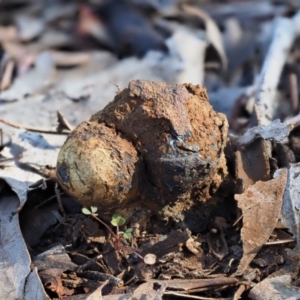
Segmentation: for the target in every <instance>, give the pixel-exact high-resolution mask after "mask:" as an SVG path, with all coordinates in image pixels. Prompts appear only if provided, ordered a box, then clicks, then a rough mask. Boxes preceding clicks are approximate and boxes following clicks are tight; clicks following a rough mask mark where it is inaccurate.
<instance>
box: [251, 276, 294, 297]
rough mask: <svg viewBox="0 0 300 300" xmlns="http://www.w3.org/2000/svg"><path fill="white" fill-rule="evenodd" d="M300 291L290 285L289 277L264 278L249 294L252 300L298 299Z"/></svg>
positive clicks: (290, 279)
mask: <svg viewBox="0 0 300 300" xmlns="http://www.w3.org/2000/svg"><path fill="white" fill-rule="evenodd" d="M299 294H300V289H299V287H297V286H293V285H292V276H291V275H282V276H277V277H274V278H266V279H265V280H263V281H261V282H259V283H258V284H257V285H256V286H255V287H254V288H253V289H252V290H251V291H250V293H249V297H250V298H251V299H253V300H283V299H286V300H288V299H290V298H289V297H293V298H291V299H294V300H296V299H299Z"/></svg>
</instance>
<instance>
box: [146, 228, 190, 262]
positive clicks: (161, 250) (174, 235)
mask: <svg viewBox="0 0 300 300" xmlns="http://www.w3.org/2000/svg"><path fill="white" fill-rule="evenodd" d="M190 236H191V233H190V232H189V231H188V230H186V229H185V230H184V231H181V230H176V231H173V232H171V233H170V234H169V235H168V236H167V238H166V239H164V240H163V241H160V242H157V243H155V244H154V245H153V246H151V247H149V248H146V249H143V251H142V255H143V256H144V255H146V254H147V253H152V254H155V255H156V256H157V258H158V259H160V258H161V257H163V256H164V255H166V254H168V253H172V252H177V251H178V248H179V247H180V244H184V243H185V242H186V241H187V240H188V239H189V238H190Z"/></svg>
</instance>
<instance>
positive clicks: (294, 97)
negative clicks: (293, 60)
mask: <svg viewBox="0 0 300 300" xmlns="http://www.w3.org/2000/svg"><path fill="white" fill-rule="evenodd" d="M289 90H290V99H291V103H292V109H293V112H294V113H297V112H298V111H299V97H298V92H299V91H298V78H297V75H296V74H295V73H290V74H289Z"/></svg>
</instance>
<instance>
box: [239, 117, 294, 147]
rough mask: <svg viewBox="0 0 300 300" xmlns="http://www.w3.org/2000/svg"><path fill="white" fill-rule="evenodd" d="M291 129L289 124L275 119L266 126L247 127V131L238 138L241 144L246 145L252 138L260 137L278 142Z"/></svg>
mask: <svg viewBox="0 0 300 300" xmlns="http://www.w3.org/2000/svg"><path fill="white" fill-rule="evenodd" d="M291 129H292V126H291V125H287V124H284V123H281V122H280V120H279V119H277V120H275V121H273V122H272V123H270V124H269V125H267V126H255V127H252V128H250V129H248V130H247V132H246V133H245V134H244V135H243V136H242V137H240V138H239V143H240V144H241V145H248V144H250V143H251V142H252V141H253V140H254V139H257V138H260V137H261V138H263V139H264V140H274V141H275V142H280V141H282V140H283V139H284V138H286V137H287V136H288V135H289V133H290V131H291Z"/></svg>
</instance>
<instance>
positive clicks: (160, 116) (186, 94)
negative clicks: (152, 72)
mask: <svg viewBox="0 0 300 300" xmlns="http://www.w3.org/2000/svg"><path fill="white" fill-rule="evenodd" d="M227 128H228V125H227V121H226V118H225V116H224V115H222V114H219V113H217V112H215V111H214V110H213V109H212V107H211V105H210V104H209V102H208V97H207V94H206V91H205V89H203V88H202V87H200V86H194V85H191V84H185V85H167V84H164V83H156V82H151V81H143V80H136V81H132V82H130V83H129V86H128V88H126V89H124V90H123V91H122V92H120V93H119V94H118V95H117V96H116V97H115V99H114V101H112V102H111V103H110V104H108V105H107V106H106V107H105V108H104V109H103V110H101V111H99V112H97V113H96V114H95V115H93V116H92V117H91V119H90V121H89V122H83V123H82V124H80V125H79V126H78V127H77V128H76V129H75V130H74V131H73V132H72V133H71V135H70V136H69V138H68V140H67V141H66V142H65V144H64V146H63V147H62V149H61V151H60V154H59V158H58V165H57V173H58V177H59V180H60V182H61V184H62V186H63V187H64V189H65V190H66V192H68V193H69V194H71V195H72V196H73V197H74V198H75V199H77V200H78V201H79V202H80V203H81V204H83V205H85V206H87V205H95V206H98V207H100V208H101V209H102V210H103V211H104V212H105V211H116V209H117V208H124V209H126V207H127V209H128V208H129V207H130V209H132V208H134V206H135V205H140V204H141V203H143V204H145V205H146V206H148V207H149V208H150V209H151V208H153V207H154V206H155V207H156V208H157V206H159V205H164V204H165V203H169V202H172V201H176V200H177V199H178V198H184V197H187V196H190V195H191V193H192V191H193V189H195V188H196V189H197V188H198V189H201V187H202V186H203V185H204V184H205V185H206V186H207V185H211V184H214V185H218V184H219V183H220V182H216V176H214V174H215V173H218V174H226V165H225V159H224V154H223V149H224V147H225V144H226V138H227ZM220 170H221V172H220ZM218 176H219V177H218V179H217V181H221V180H222V178H220V175H218ZM152 204H153V207H152Z"/></svg>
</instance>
